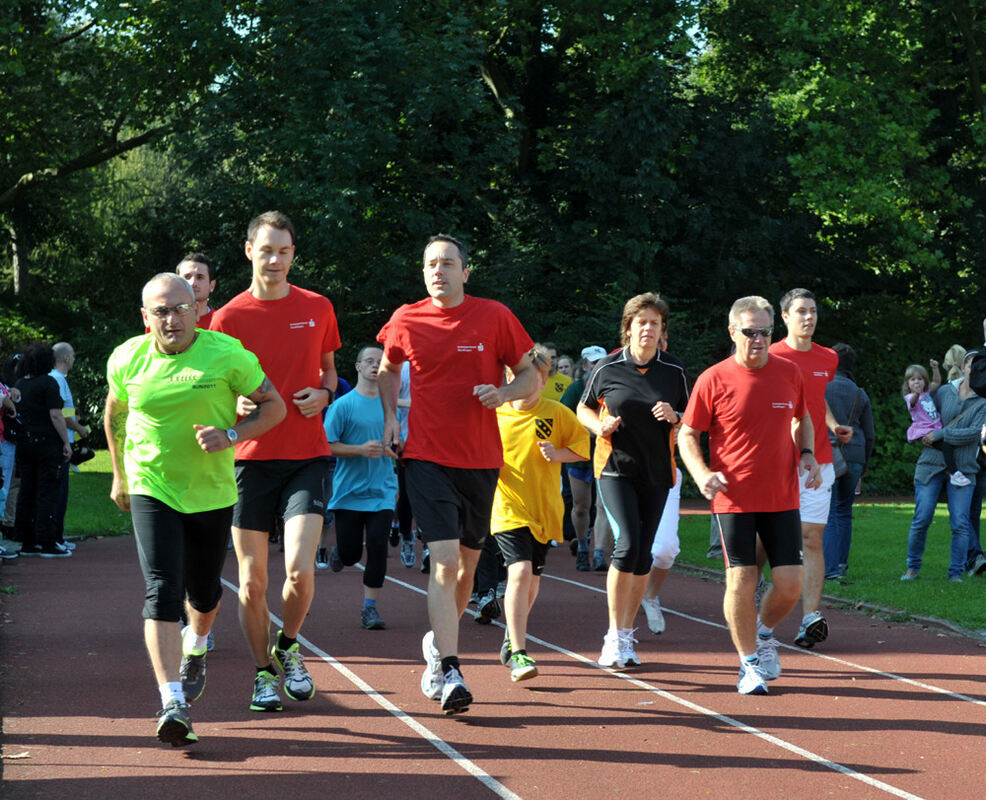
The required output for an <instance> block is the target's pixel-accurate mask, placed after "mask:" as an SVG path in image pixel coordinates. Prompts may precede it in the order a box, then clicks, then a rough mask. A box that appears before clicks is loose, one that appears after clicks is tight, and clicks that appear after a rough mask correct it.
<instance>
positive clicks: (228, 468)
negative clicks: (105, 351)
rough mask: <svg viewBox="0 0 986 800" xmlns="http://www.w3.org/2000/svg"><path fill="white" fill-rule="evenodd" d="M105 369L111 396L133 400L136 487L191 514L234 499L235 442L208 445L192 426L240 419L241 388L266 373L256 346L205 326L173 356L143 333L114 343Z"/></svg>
mask: <svg viewBox="0 0 986 800" xmlns="http://www.w3.org/2000/svg"><path fill="white" fill-rule="evenodd" d="M106 377H107V380H108V382H109V387H110V391H111V392H112V393H113V396H114V397H116V399H118V400H120V401H121V402H124V403H127V405H128V406H129V409H128V411H129V413H128V414H127V439H126V444H125V445H124V451H123V453H124V468H125V469H126V472H127V481H128V483H129V486H130V494H141V495H148V496H150V497H154V498H156V499H157V500H160V501H161V502H163V503H166V504H167V505H169V506H171V507H172V508H174V509H175V510H177V511H181V512H182V513H186V514H194V513H198V512H200V511H212V510H214V509H217V508H225V507H227V506H231V505H233V504H234V503H235V502H236V478H235V476H234V473H233V450H232V449H226V450H220V451H219V452H218V453H206V452H205V451H204V450H202V448H201V447H199V443H198V442H197V441H196V439H195V428H194V427H193V426H194V425H214V426H215V427H217V428H229V427H231V426H232V425H234V424H235V423H236V396H237V395H240V394H243V395H249V394H252V393H253V392H255V391H256V390H257V388H258V387H259V386H260V384H261V383H262V382H263V380H264V372H263V370H262V369H261V368H260V364H259V363H258V361H257V357H256V356H255V355H254V354H253V353H251V352H249V351H248V350H245V349H244V348H243V346H242V345H241V344H240V343H239V342H238V341H236V340H235V339H233V338H231V337H229V336H226V335H224V334H222V333H215V332H212V331H199V334H198V338H197V339H196V340H195V341H194V342H193V343H192V346H191V347H189V348H188V350H186V351H185V352H184V353H179V354H178V355H173V356H168V355H164V354H163V353H159V352H158V351H157V348H156V347H155V346H154V337H153V336H151V335H150V334H145V335H143V336H135V337H134V338H132V339H128V340H127V341H126V342H124V343H123V344H121V345H120V346H119V347H117V348H116V349H115V350H114V351H113V353H112V354H111V355H110V358H109V362H108V363H107V365H106Z"/></svg>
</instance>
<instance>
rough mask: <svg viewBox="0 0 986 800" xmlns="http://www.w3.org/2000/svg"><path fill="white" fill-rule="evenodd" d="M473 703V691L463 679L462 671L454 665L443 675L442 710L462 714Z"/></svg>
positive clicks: (447, 712)
mask: <svg viewBox="0 0 986 800" xmlns="http://www.w3.org/2000/svg"><path fill="white" fill-rule="evenodd" d="M471 703H472V692H470V691H469V687H468V686H466V682H465V681H464V680H462V673H461V672H459V670H457V669H456V668H455V667H452V669H450V670H449V671H448V672H446V673H445V675H443V676H442V711H444V712H445V713H446V714H461V713H462V712H463V711H468V710H469V706H470V704H471Z"/></svg>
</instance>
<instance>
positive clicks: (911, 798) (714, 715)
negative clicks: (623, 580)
mask: <svg viewBox="0 0 986 800" xmlns="http://www.w3.org/2000/svg"><path fill="white" fill-rule="evenodd" d="M542 577H549V576H547V575H542ZM550 577H551V578H553V579H554V580H558V581H561V582H562V583H570V584H573V585H575V586H582V587H584V588H586V589H591V590H593V591H596V592H601V593H602V594H605V593H606V592H605V590H600V589H598V588H597V587H595V586H589V585H587V584H584V583H578V582H577V581H573V580H569V579H568V578H556V577H555V576H553V575H552V576H550ZM387 580H388V581H392V582H393V583H396V584H398V585H399V586H403V587H405V588H407V589H410V590H411V591H413V592H417V593H418V594H424V595H426V594H427V591H426V590H424V589H419V588H418V587H417V586H413V585H411V584H409V583H405V582H404V581H400V580H397V579H396V578H391V577H390V576H388V577H387ZM662 609H663V606H662ZM468 613H470V614H472V615H473V616H478V615H477V614H475V612H472V611H470V612H468ZM674 613H677V612H674ZM678 616H681V617H686V618H687V619H691V620H694V621H696V622H705V623H707V624H709V625H712V626H714V627H719V628H725V627H726V626H725V625H719V624H718V623H714V622H708V621H707V620H703V619H699V618H698V617H690V616H688V615H686V614H678ZM494 624H496V625H497V627H500V628H503V627H504V625H503V623H501V622H496V623H494ZM527 638H528V640H529V641H532V642H536V643H537V644H539V645H541V646H542V647H545V648H547V649H548V650H554V651H555V652H556V653H560V654H562V655H564V656H567V657H569V658H571V659H573V660H575V661H581V662H582V663H583V664H586V665H588V666H590V667H595V668H596V669H599V670H602V671H603V672H607V673H609V674H610V675H612V676H613V677H615V678H619V679H620V680H623V681H626V682H627V683H630V684H632V685H633V686H636V687H637V688H639V689H644V690H645V691H648V692H650V693H652V694H656V695H657V696H658V697H661V698H663V699H665V700H667V701H669V702H671V703H675V704H677V705H680V706H683V707H685V708H687V709H689V710H690V711H694V712H696V713H699V714H702V715H704V716H706V717H710V718H711V719H715V720H718V721H719V722H721V723H723V724H725V725H729V726H731V727H733V728H736V729H738V730H740V731H742V732H744V733H749V734H752V735H754V736H756V737H757V738H758V739H761V740H763V741H765V742H769V743H770V744H773V745H774V746H776V747H779V748H781V749H782V750H787V751H788V752H790V753H794V754H795V755H798V756H800V757H801V758H804V759H807V760H808V761H812V762H814V763H815V764H818V765H820V766H823V767H825V768H827V769H830V770H832V771H833V772H838V773H840V774H842V775H845V776H846V777H847V778H853V779H854V780H857V781H859V782H860V783H865V784H867V785H868V786H871V787H873V788H874V789H879V790H881V791H884V792H886V793H887V794H891V795H894V796H895V797H903V798H906V800H922V798H921V796H920V795H916V794H911V793H910V792H907V791H905V790H903V789H899V788H897V787H896V786H892V785H890V784H889V783H884V782H883V781H881V780H878V779H876V778H871V777H870V776H869V775H864V774H863V773H862V772H857V771H856V770H854V769H852V768H851V767H847V766H844V765H843V764H839V763H837V762H835V761H830V760H829V759H827V758H825V757H824V756H820V755H818V754H817V753H813V752H811V751H810V750H805V749H804V748H803V747H798V746H797V745H796V744H792V743H791V742H787V741H785V740H783V739H780V738H778V737H776V736H774V735H773V734H770V733H766V732H765V731H761V730H760V729H759V728H754V727H753V726H751V725H747V724H746V723H745V722H741V721H740V720H738V719H733V718H732V717H729V716H726V715H725V714H720V713H719V712H717V711H713V710H712V709H710V708H706V707H705V706H700V705H698V704H697V703H693V702H692V701H691V700H686V699H685V698H684V697H679V696H678V695H676V694H672V693H671V692H668V691H665V690H664V689H660V688H658V687H657V686H654V685H652V684H650V683H647V682H646V681H642V680H640V679H639V678H634V677H633V676H632V675H626V674H624V673H622V672H617V671H615V670H612V669H609V668H606V667H601V666H599V664H597V663H596V662H595V661H594V660H592V659H589V658H586V657H585V656H583V655H581V654H580V653H576V652H573V651H572V650H568V649H566V648H564V647H561V646H560V645H556V644H552V643H551V642H547V641H545V640H544V639H540V638H538V637H537V636H532V635H531V634H530V633H528V634H527ZM788 646H789V647H790V649H792V650H794V649H797V650H798V651H801V648H800V647H799V648H795V647H793V646H790V645H788ZM816 655H817V654H816ZM833 660H835V659H833Z"/></svg>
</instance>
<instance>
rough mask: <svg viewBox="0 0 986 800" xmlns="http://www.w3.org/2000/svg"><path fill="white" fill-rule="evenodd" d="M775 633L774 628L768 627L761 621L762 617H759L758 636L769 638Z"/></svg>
mask: <svg viewBox="0 0 986 800" xmlns="http://www.w3.org/2000/svg"><path fill="white" fill-rule="evenodd" d="M773 635H774V629H773V628H768V627H767V626H766V625H764V624H763V623H762V622H761V621H760V617H757V636H759V637H760V638H761V639H769V638H770V637H771V636H773Z"/></svg>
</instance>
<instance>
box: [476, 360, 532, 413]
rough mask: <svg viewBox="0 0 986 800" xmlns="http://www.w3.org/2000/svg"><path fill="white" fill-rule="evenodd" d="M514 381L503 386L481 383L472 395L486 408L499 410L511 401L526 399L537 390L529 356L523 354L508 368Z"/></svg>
mask: <svg viewBox="0 0 986 800" xmlns="http://www.w3.org/2000/svg"><path fill="white" fill-rule="evenodd" d="M510 370H511V372H513V374H514V379H513V380H512V381H510V383H508V384H505V385H503V386H494V385H493V384H491V383H481V384H479V385H478V386H474V387H473V390H472V393H473V394H474V395H475V396H476V397H477V398H478V399H479V402H480V403H482V404H483V405H484V406H486V407H487V408H499V407H500V406H502V405H503V404H504V403H509V402H510V401H511V400H520V399H521V398H522V397H527V396H528V395H529V394H531V392H533V391H534V390H535V389H536V388H537V372H536V370H535V369H534V365H533V364H532V363H531V359H530V356H528V355H527V353H524V355H523V356H521V359H520V361H518V362H517V363H516V364H514V365H513V366H511V367H510Z"/></svg>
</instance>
